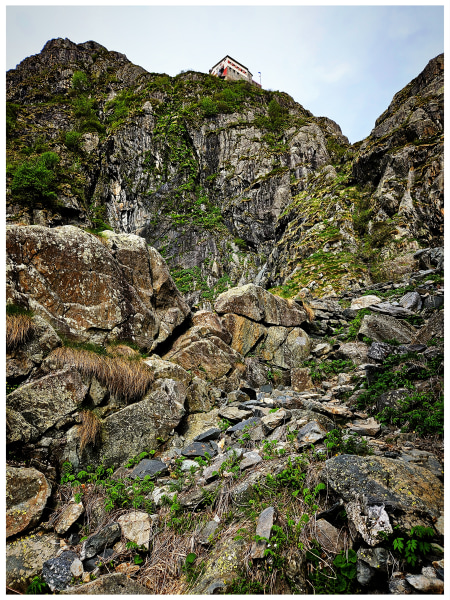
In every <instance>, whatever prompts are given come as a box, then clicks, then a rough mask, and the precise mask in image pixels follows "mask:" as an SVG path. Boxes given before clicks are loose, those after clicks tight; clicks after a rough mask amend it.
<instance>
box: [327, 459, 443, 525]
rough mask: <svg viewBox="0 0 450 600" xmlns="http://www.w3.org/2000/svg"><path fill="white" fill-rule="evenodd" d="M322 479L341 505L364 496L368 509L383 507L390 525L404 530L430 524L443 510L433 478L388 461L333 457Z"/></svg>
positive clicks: (440, 490)
mask: <svg viewBox="0 0 450 600" xmlns="http://www.w3.org/2000/svg"><path fill="white" fill-rule="evenodd" d="M323 477H324V480H325V481H326V482H327V483H328V485H330V487H331V489H333V490H334V491H335V492H336V493H337V494H338V495H340V496H341V497H342V498H343V499H344V501H345V502H347V503H348V502H354V501H355V500H356V499H357V498H358V497H364V498H366V502H367V505H368V506H385V508H386V511H388V514H389V519H390V522H391V524H392V525H395V524H399V525H401V526H403V527H405V528H406V529H408V527H411V526H414V525H420V524H422V525H423V524H431V523H432V522H433V520H434V519H436V518H438V517H439V515H440V512H441V510H442V508H443V485H442V482H441V481H439V479H438V478H437V477H436V476H435V475H433V474H432V473H431V472H430V471H429V470H427V469H424V468H422V467H418V466H416V465H412V464H405V463H403V462H401V461H398V460H394V459H391V458H384V457H381V456H372V457H367V458H364V457H360V456H347V455H340V456H336V457H334V458H330V459H328V460H327V461H326V463H325V469H324V471H323ZM396 509H401V513H400V514H398V515H397V514H396Z"/></svg>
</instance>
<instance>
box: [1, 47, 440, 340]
mask: <svg viewBox="0 0 450 600" xmlns="http://www.w3.org/2000/svg"><path fill="white" fill-rule="evenodd" d="M7 99H8V103H9V105H8V106H9V112H8V116H9V120H8V125H9V126H8V147H7V157H8V160H10V161H11V162H12V163H13V164H14V165H15V167H14V168H13V169H11V170H8V194H7V202H8V219H9V220H11V222H13V220H14V219H18V220H19V221H20V222H23V223H30V224H42V225H48V226H51V227H54V226H55V225H61V224H74V225H84V226H94V227H97V228H100V229H105V227H108V226H111V227H113V228H114V230H115V231H116V232H117V233H118V234H120V233H128V234H129V233H132V234H138V235H140V236H142V237H144V238H145V239H146V241H147V242H148V243H149V244H151V245H152V246H154V247H155V248H156V249H157V250H159V251H161V253H163V254H164V256H165V257H166V258H167V259H168V262H169V265H170V268H171V270H172V274H173V276H174V277H175V279H176V281H177V282H178V283H179V285H180V288H181V290H182V292H183V293H186V294H187V297H188V298H189V300H190V302H191V303H193V304H195V303H202V302H209V301H210V300H211V298H214V297H215V296H217V295H218V294H219V293H220V292H222V291H224V289H226V288H227V287H229V286H230V284H234V285H243V284H245V283H249V282H255V283H257V284H258V285H261V284H262V285H263V286H264V287H268V286H270V285H271V286H284V290H285V291H286V292H287V293H289V294H290V295H295V293H297V292H298V291H299V290H300V289H302V287H304V286H306V285H308V286H313V287H315V288H317V289H319V290H321V291H323V293H330V292H333V291H336V290H341V289H344V288H345V287H346V286H356V285H363V284H364V283H365V282H366V281H368V280H369V277H370V273H371V272H372V271H377V270H380V269H381V270H382V269H384V268H388V270H389V269H390V270H391V271H394V272H396V273H400V274H402V273H404V272H405V268H406V269H407V268H408V267H409V266H410V265H411V261H412V260H413V259H412V255H413V254H414V252H415V251H417V250H419V245H418V243H417V241H416V240H419V241H420V243H421V244H426V245H433V246H437V245H440V244H441V243H442V234H443V229H442V227H443V215H442V206H443V169H442V166H443V139H442V138H443V55H440V56H438V57H436V58H435V59H433V60H431V61H430V62H429V64H428V65H427V66H426V68H425V69H424V71H423V72H422V73H421V74H420V75H419V76H418V77H417V78H416V79H414V80H413V81H412V82H411V83H410V84H408V86H406V87H405V88H404V89H403V90H401V91H400V92H399V93H398V94H396V96H395V97H394V99H393V101H392V103H391V105H390V106H389V108H388V109H387V110H386V111H385V113H383V115H381V116H380V118H379V119H378V120H377V122H376V125H375V128H374V129H373V131H372V132H371V134H370V136H369V137H368V138H366V139H365V140H363V141H362V142H361V143H358V144H355V145H353V146H351V145H350V144H349V143H348V140H347V138H346V137H345V136H343V135H342V132H341V130H340V128H339V126H338V125H337V124H336V123H334V122H333V121H331V120H330V119H328V118H326V117H314V116H313V115H312V114H311V113H310V112H309V111H308V110H306V109H305V108H304V107H302V106H301V105H300V104H298V103H296V102H294V100H293V99H292V98H290V97H289V96H288V95H287V94H285V93H279V92H269V91H267V90H263V89H259V88H257V87H256V86H251V85H249V84H248V85H247V84H246V83H244V82H237V83H232V82H226V81H222V80H220V79H218V78H215V77H212V76H210V75H206V74H202V73H197V72H193V71H189V72H187V73H181V74H179V75H177V76H176V77H168V76H167V75H158V74H153V73H148V72H146V71H145V70H144V69H142V68H141V67H139V66H136V65H133V64H132V63H130V62H129V61H128V60H127V58H126V56H124V55H123V54H120V53H118V52H112V51H108V50H107V49H106V48H104V47H103V46H101V45H99V44H97V43H95V42H86V43H84V44H75V43H73V42H71V41H70V40H68V39H65V40H63V39H55V40H51V41H49V42H48V43H47V44H46V45H45V46H44V48H43V49H42V52H41V53H40V54H38V55H36V56H34V57H29V58H27V59H25V60H24V61H23V62H22V63H20V64H19V65H18V66H17V68H16V69H14V70H12V71H9V72H8V74H7ZM199 99H200V100H199ZM60 132H62V143H61V140H60V138H59V136H60ZM36 136H37V137H36ZM36 139H39V140H40V141H39V143H38V144H36V143H35V142H36ZM23 144H25V145H27V146H28V147H29V149H30V154H31V158H32V160H31V162H28V161H27V160H24V159H23V156H21V155H20V152H21V147H22V145H23ZM33 144H34V145H33ZM45 151H47V153H46V152H45ZM43 154H45V156H43ZM48 155H52V156H48ZM55 157H56V158H55ZM75 158H76V160H75ZM33 161H35V162H37V163H39V161H44V163H45V165H44V163H42V164H43V167H45V169H46V171H45V172H46V174H47V179H46V181H47V183H48V185H43V186H39V185H38V186H36V185H33V184H29V183H27V182H24V181H23V179H22V178H21V176H20V174H21V172H22V171H21V170H20V169H26V168H28V167H29V165H31V164H32V163H33ZM33 164H34V163H33ZM39 164H40V163H39ZM17 166H18V167H17ZM17 168H18V171H17V170H16V169H17ZM17 173H18V174H17ZM27 186H28V187H27ZM27 197H28V200H27ZM108 224H109V225H108ZM366 238H367V239H366ZM367 240H369V241H370V244H369V246H370V247H371V248H372V249H374V250H375V252H372V253H371V254H370V256H366V255H365V254H364V252H365V250H364V243H365V242H366V241H367ZM322 249H323V252H324V253H325V254H326V255H327V256H328V258H329V259H331V260H323V259H325V258H327V257H326V256H324V255H321V254H320V253H321V252H322ZM300 261H301V262H302V266H301V268H300V267H299V262H300ZM367 263H369V264H370V265H371V269H370V270H368V268H367ZM391 263H392V264H391ZM388 264H389V267H388V266H387V265H388ZM325 288H327V289H325ZM329 288H330V289H329ZM335 288H336V289H335ZM172 317H173V319H174V320H175V321H176V320H177V317H176V316H175V315H172ZM163 322H164V319H163ZM169 322H170V323H173V321H169ZM164 329H165V327H164V326H162V330H164ZM169 329H170V325H169ZM162 330H161V334H162ZM162 335H163V334H162Z"/></svg>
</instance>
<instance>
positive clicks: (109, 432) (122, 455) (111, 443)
mask: <svg viewBox="0 0 450 600" xmlns="http://www.w3.org/2000/svg"><path fill="white" fill-rule="evenodd" d="M156 385H157V388H156V389H154V390H153V391H151V392H149V393H148V394H147V395H146V396H145V397H144V399H143V400H141V401H140V402H136V403H135V404H132V405H130V406H126V407H125V408H122V409H121V410H119V411H117V412H115V413H113V414H112V415H109V416H108V417H106V418H105V419H104V420H103V422H102V426H101V444H99V445H98V446H96V447H94V448H93V447H91V446H89V445H88V446H85V447H84V448H83V450H81V449H80V435H79V431H78V429H79V428H78V427H75V428H73V429H71V430H70V431H68V433H67V444H66V446H65V448H64V451H63V454H62V457H61V460H62V461H64V460H67V461H69V462H71V463H72V464H73V465H74V466H76V467H80V466H86V465H88V464H95V465H97V464H100V463H101V462H103V464H104V465H105V466H106V467H110V466H112V465H116V466H117V465H120V464H123V463H124V462H126V461H128V460H129V459H130V458H132V457H134V456H136V455H137V454H139V453H140V452H142V451H143V450H144V449H156V448H157V447H158V445H159V444H160V442H161V440H164V441H165V440H167V439H168V437H169V434H170V432H171V431H172V429H174V428H175V427H176V426H177V425H178V424H179V422H180V420H181V418H182V417H183V415H184V414H185V412H186V411H185V409H184V402H185V399H186V390H185V387H184V385H183V384H182V383H181V382H178V381H174V380H173V379H158V380H157V382H156Z"/></svg>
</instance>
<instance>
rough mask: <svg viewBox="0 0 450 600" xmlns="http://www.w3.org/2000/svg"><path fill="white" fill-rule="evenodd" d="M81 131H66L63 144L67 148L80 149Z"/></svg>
mask: <svg viewBox="0 0 450 600" xmlns="http://www.w3.org/2000/svg"><path fill="white" fill-rule="evenodd" d="M80 142H81V133H80V132H79V131H68V132H67V133H66V135H65V138H64V144H65V145H66V147H67V148H69V150H73V151H74V152H76V151H77V150H79V149H80Z"/></svg>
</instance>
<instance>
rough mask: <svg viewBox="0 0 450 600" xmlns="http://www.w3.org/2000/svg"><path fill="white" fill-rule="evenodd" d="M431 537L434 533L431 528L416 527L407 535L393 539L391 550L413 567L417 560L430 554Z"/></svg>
mask: <svg viewBox="0 0 450 600" xmlns="http://www.w3.org/2000/svg"><path fill="white" fill-rule="evenodd" d="M393 535H395V534H393ZM391 537H393V536H391ZM433 537H434V531H433V529H432V528H431V527H423V526H421V525H417V526H416V527H412V528H411V530H410V531H409V533H407V532H404V533H403V535H402V537H394V539H392V548H393V550H394V552H395V554H397V555H398V556H400V557H401V558H402V559H403V560H405V561H406V563H407V564H409V565H411V566H412V567H415V566H416V563H417V562H418V561H419V559H420V558H421V557H424V556H426V555H427V554H428V553H429V552H430V549H431V545H430V541H431V540H432V539H433Z"/></svg>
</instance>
